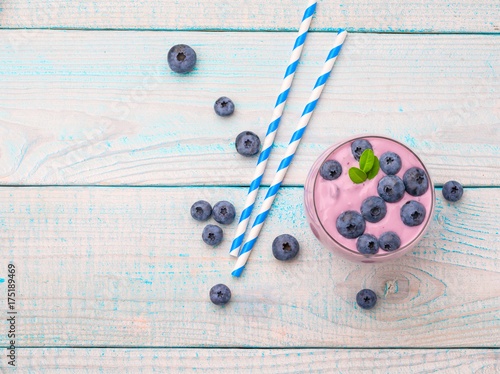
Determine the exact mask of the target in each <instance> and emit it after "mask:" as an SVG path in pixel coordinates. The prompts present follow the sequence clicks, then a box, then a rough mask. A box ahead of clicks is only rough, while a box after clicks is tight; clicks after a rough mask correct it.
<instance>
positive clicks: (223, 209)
mask: <svg viewBox="0 0 500 374" xmlns="http://www.w3.org/2000/svg"><path fill="white" fill-rule="evenodd" d="M235 215H236V211H235V210H234V206H233V204H231V203H230V202H229V201H219V202H218V203H217V204H215V205H214V209H213V216H214V220H215V221H217V222H219V223H220V224H223V225H229V224H230V223H232V222H233V221H234V216H235Z"/></svg>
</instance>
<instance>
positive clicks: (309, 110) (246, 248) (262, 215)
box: [232, 30, 347, 277]
mask: <svg viewBox="0 0 500 374" xmlns="http://www.w3.org/2000/svg"><path fill="white" fill-rule="evenodd" d="M346 36H347V32H346V31H345V30H340V31H339V33H338V34H337V38H336V39H335V44H334V47H333V48H332V50H331V51H330V53H329V54H328V57H327V59H326V61H325V64H324V65H323V70H322V71H321V75H320V77H319V78H318V80H317V81H316V84H315V85H314V89H313V91H312V93H311V96H310V97H309V101H308V103H307V105H306V107H305V108H304V111H303V112H302V116H301V117H300V120H299V124H298V126H297V129H296V130H295V132H294V133H293V135H292V139H290V143H289V144H288V148H287V149H286V152H285V155H284V157H283V159H282V160H281V162H280V165H279V167H278V170H277V171H276V174H275V176H274V179H273V182H272V184H271V187H269V189H268V190H267V194H266V198H265V199H264V203H263V204H262V208H261V209H260V212H259V215H258V216H257V217H256V218H255V221H254V223H253V226H252V229H251V230H250V234H249V237H248V240H247V241H246V242H245V244H244V245H243V248H242V249H241V252H240V255H239V257H238V260H237V261H236V266H235V267H234V270H233V272H232V275H234V276H235V277H239V276H240V275H241V273H242V272H243V269H244V268H245V265H246V263H247V260H248V257H249V256H250V253H251V251H252V248H253V246H254V245H255V242H256V241H257V238H258V236H259V233H260V230H261V229H262V226H263V224H264V220H265V219H266V217H267V215H268V214H269V211H270V209H271V206H272V205H273V202H274V198H275V197H276V193H277V192H278V190H279V188H280V186H281V182H283V178H285V175H286V172H287V170H288V167H289V166H290V163H291V162H292V159H293V156H294V155H295V151H296V150H297V147H298V145H299V143H300V140H301V139H302V135H303V134H304V131H305V129H306V126H307V123H308V122H309V120H310V118H311V116H312V114H313V111H314V108H315V107H316V103H317V102H318V99H319V97H320V96H321V92H323V88H324V87H325V83H326V81H327V79H328V76H329V75H330V72H331V71H332V68H333V64H334V63H335V60H336V59H337V56H338V54H339V52H340V49H341V48H342V44H343V43H344V40H345V38H346Z"/></svg>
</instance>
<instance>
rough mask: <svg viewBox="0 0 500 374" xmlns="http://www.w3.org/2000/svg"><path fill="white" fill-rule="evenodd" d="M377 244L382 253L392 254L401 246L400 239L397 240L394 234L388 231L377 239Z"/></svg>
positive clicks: (397, 237)
mask: <svg viewBox="0 0 500 374" xmlns="http://www.w3.org/2000/svg"><path fill="white" fill-rule="evenodd" d="M378 244H379V245H380V248H382V249H383V250H384V251H386V252H392V251H395V250H396V249H398V248H399V246H400V245H401V239H399V236H398V235H397V234H396V233H395V232H392V231H388V232H384V233H383V234H382V235H380V238H378Z"/></svg>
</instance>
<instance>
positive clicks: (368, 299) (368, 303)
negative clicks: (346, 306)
mask: <svg viewBox="0 0 500 374" xmlns="http://www.w3.org/2000/svg"><path fill="white" fill-rule="evenodd" d="M356 302H357V303H358V305H359V306H360V307H361V308H363V309H371V308H373V307H374V306H375V304H376V303H377V295H375V292H373V291H372V290H369V289H367V288H365V289H364V290H361V291H359V292H358V294H357V295H356Z"/></svg>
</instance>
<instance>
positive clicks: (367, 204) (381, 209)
mask: <svg viewBox="0 0 500 374" xmlns="http://www.w3.org/2000/svg"><path fill="white" fill-rule="evenodd" d="M386 213H387V206H386V205H385V201H384V200H382V199H381V198H380V197H378V196H370V197H369V198H367V199H365V201H363V203H362V204H361V215H362V216H363V218H364V219H366V220H367V221H368V222H371V223H376V222H379V221H380V220H382V218H384V217H385V215H386Z"/></svg>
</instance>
